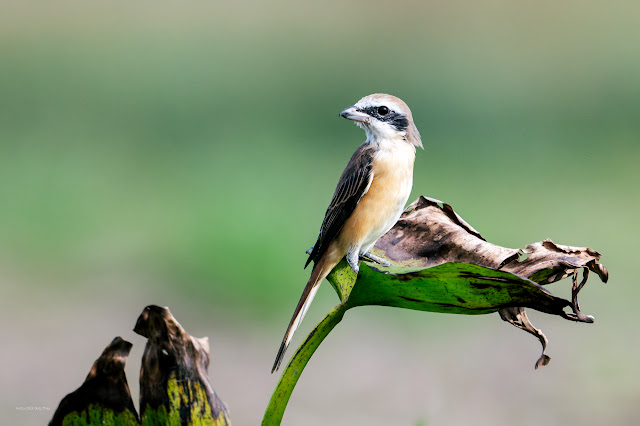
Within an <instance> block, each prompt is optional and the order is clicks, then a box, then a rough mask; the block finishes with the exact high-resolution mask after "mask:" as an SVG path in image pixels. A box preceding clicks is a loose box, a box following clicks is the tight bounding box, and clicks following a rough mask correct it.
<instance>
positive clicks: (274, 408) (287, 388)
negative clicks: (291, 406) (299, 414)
mask: <svg viewBox="0 0 640 426" xmlns="http://www.w3.org/2000/svg"><path fill="white" fill-rule="evenodd" d="M346 310H347V307H346V306H344V305H342V304H340V305H338V306H336V307H335V308H333V309H332V310H331V311H330V312H329V313H328V314H327V316H326V317H324V319H323V320H322V321H320V323H319V324H318V325H317V326H316V328H314V329H313V330H312V331H311V333H309V336H307V339H306V340H305V341H304V343H302V345H300V347H299V348H298V350H297V351H296V353H295V355H293V357H292V358H291V360H290V361H289V364H287V368H285V370H284V371H283V372H282V376H280V381H279V382H278V385H277V386H276V388H275V390H274V391H273V394H272V395H271V400H270V401H269V405H268V406H267V410H266V411H265V413H264V418H263V419H262V426H270V425H279V424H280V422H282V417H283V416H284V410H285V409H286V408H287V403H288V402H289V398H290V397H291V393H292V392H293V388H295V386H296V383H298V379H299V378H300V375H301V374H302V370H304V367H305V366H306V365H307V362H309V359H311V356H312V355H313V353H314V352H315V351H316V349H317V348H318V346H320V343H322V341H323V340H324V338H325V337H327V335H328V334H329V333H330V332H331V330H333V328H334V327H335V326H336V325H338V323H339V322H340V321H341V320H342V317H343V316H344V313H345V311H346Z"/></svg>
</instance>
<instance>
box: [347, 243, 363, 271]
mask: <svg viewBox="0 0 640 426" xmlns="http://www.w3.org/2000/svg"><path fill="white" fill-rule="evenodd" d="M359 251H360V248H359V247H351V248H350V249H349V251H348V252H347V263H348V264H349V266H351V269H353V271H354V272H355V273H356V275H357V274H358V272H359V271H360V267H359V266H358V262H359V261H360V257H359V256H358V252H359Z"/></svg>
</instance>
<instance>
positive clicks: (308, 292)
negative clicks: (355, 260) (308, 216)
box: [271, 257, 335, 373]
mask: <svg viewBox="0 0 640 426" xmlns="http://www.w3.org/2000/svg"><path fill="white" fill-rule="evenodd" d="M327 263H328V262H327V261H326V257H325V258H323V259H320V261H319V262H318V263H316V264H315V265H314V268H313V271H311V277H309V281H308V282H307V285H306V287H305V288H304V291H303V292H302V296H301V297H300V301H299V302H298V306H296V310H295V311H294V312H293V317H292V318H291V322H290V323H289V327H288V328H287V332H286V333H284V338H283V339H282V344H281V345H280V350H278V355H276V360H275V362H274V363H273V368H272V369H271V373H273V372H274V371H276V370H277V369H278V368H280V364H281V363H282V359H283V358H284V353H285V352H286V350H287V347H288V346H289V343H291V339H292V338H293V333H295V332H296V330H297V329H298V327H299V326H300V323H302V319H303V318H304V315H305V314H306V313H307V309H309V306H311V302H313V298H314V297H315V295H316V292H317V291H318V288H319V286H320V283H321V282H322V280H324V279H325V278H326V276H327V275H329V272H331V270H332V269H333V267H334V266H335V264H333V265H330V264H327Z"/></svg>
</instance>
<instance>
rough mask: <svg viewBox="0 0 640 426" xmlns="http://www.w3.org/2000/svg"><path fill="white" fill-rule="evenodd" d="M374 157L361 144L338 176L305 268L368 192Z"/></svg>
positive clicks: (367, 145) (327, 245) (367, 148)
mask: <svg viewBox="0 0 640 426" xmlns="http://www.w3.org/2000/svg"><path fill="white" fill-rule="evenodd" d="M373 156H374V148H373V147H372V146H371V145H369V144H368V143H364V144H362V145H360V147H359V148H358V149H357V150H356V152H354V153H353V156H352V157H351V159H350V160H349V163H348V164H347V167H346V168H345V169H344V172H342V176H340V180H339V181H338V186H337V187H336V191H335V192H334V194H333V199H332V200H331V204H330V205H329V208H327V212H326V213H325V215H324V221H323V222H322V226H321V227H320V235H318V240H317V241H316V244H315V246H314V247H313V250H312V251H311V254H310V255H309V258H308V259H307V263H305V265H304V267H305V268H306V267H307V265H309V263H311V261H317V260H318V259H320V258H321V257H322V255H323V254H324V252H325V251H326V250H327V248H328V247H329V244H331V242H332V241H333V239H334V238H335V237H336V236H337V235H338V232H340V230H341V229H342V227H343V226H344V224H345V222H346V221H347V219H349V217H350V216H351V214H352V213H353V211H354V210H355V208H356V206H357V205H358V202H359V201H360V198H362V196H363V195H364V194H366V193H367V191H368V190H369V186H370V185H371V181H372V180H373V172H372V170H371V163H372V162H373Z"/></svg>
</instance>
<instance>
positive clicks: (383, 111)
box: [378, 106, 389, 115]
mask: <svg viewBox="0 0 640 426" xmlns="http://www.w3.org/2000/svg"><path fill="white" fill-rule="evenodd" d="M378 114H380V115H387V114H389V108H387V107H386V106H381V107H378Z"/></svg>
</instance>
